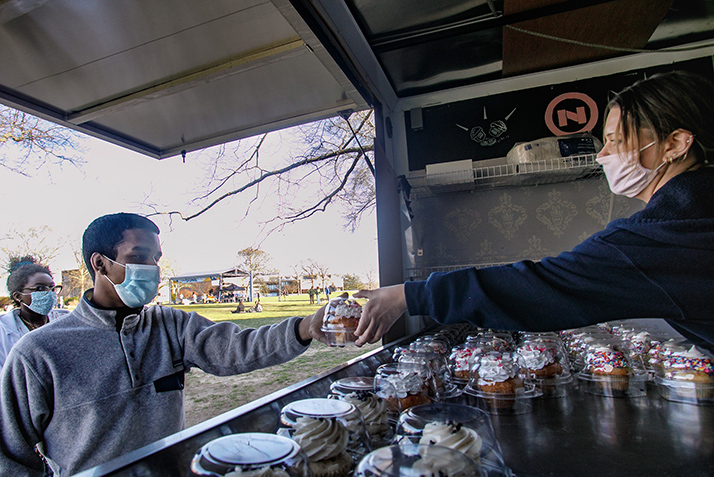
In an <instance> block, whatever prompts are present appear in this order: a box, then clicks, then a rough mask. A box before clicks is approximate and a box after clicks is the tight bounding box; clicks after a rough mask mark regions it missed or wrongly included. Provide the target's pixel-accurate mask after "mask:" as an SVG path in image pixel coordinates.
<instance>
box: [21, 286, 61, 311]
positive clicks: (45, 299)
mask: <svg viewBox="0 0 714 477" xmlns="http://www.w3.org/2000/svg"><path fill="white" fill-rule="evenodd" d="M30 298H32V302H30V304H29V305H25V304H24V303H23V305H25V306H26V307H27V308H29V309H30V311H34V312H35V313H37V314H38V315H42V316H47V314H48V313H49V312H50V311H51V310H52V308H54V307H55V305H56V304H57V293H55V292H54V291H52V290H47V291H36V292H32V293H30Z"/></svg>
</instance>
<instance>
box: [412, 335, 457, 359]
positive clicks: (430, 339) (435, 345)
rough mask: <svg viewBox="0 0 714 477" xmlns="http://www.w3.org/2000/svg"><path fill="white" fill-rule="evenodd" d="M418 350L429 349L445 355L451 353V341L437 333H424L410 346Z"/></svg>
mask: <svg viewBox="0 0 714 477" xmlns="http://www.w3.org/2000/svg"><path fill="white" fill-rule="evenodd" d="M409 347H410V348H411V349H413V350H416V351H427V352H432V353H438V354H441V355H444V356H447V355H448V354H449V343H448V341H447V340H446V339H444V338H441V337H439V336H437V335H424V336H421V337H419V338H417V339H416V340H415V341H414V342H413V343H412V344H411V345H410V346H409Z"/></svg>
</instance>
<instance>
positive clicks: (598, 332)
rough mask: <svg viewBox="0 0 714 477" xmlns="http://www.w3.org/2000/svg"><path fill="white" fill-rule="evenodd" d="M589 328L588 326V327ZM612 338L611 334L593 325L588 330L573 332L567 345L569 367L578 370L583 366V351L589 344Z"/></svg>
mask: <svg viewBox="0 0 714 477" xmlns="http://www.w3.org/2000/svg"><path fill="white" fill-rule="evenodd" d="M589 328H590V327H589ZM611 339H613V335H612V334H611V333H608V332H606V331H604V330H602V329H600V328H597V327H593V329H591V330H588V331H582V332H577V333H574V334H573V335H572V336H571V339H570V340H569V342H568V345H567V353H568V361H569V363H570V369H571V370H573V371H580V370H582V369H583V367H584V366H585V361H584V358H585V351H586V350H587V349H588V347H589V346H590V344H592V343H594V342H596V341H603V340H604V341H607V340H611Z"/></svg>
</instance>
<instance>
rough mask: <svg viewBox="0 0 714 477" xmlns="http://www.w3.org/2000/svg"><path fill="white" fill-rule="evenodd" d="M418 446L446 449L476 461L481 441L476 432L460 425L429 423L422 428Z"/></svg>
mask: <svg viewBox="0 0 714 477" xmlns="http://www.w3.org/2000/svg"><path fill="white" fill-rule="evenodd" d="M419 444H428V445H439V446H442V447H448V448H450V449H454V450H457V451H459V452H462V453H464V454H466V455H467V456H469V457H471V458H472V459H474V460H478V459H479V458H480V456H481V447H483V440H482V439H481V436H479V435H478V433H477V432H476V431H474V430H473V429H470V428H468V427H463V426H462V425H461V424H456V425H455V424H454V423H451V422H449V423H446V422H429V423H427V424H426V426H424V430H423V431H422V435H421V439H419Z"/></svg>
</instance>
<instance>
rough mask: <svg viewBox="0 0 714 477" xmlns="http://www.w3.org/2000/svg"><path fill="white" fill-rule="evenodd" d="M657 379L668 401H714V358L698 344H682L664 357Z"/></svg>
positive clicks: (704, 403)
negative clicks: (697, 345) (687, 345)
mask: <svg viewBox="0 0 714 477" xmlns="http://www.w3.org/2000/svg"><path fill="white" fill-rule="evenodd" d="M655 382H656V383H657V385H658V386H659V393H660V396H661V397H663V398H664V399H666V400H668V401H675V402H682V403H687V404H695V405H700V406H701V405H711V404H714V358H713V357H712V355H711V354H710V353H708V352H706V351H704V350H702V349H701V348H698V347H696V346H694V345H690V346H689V347H688V348H687V347H686V346H681V347H679V348H678V349H677V350H672V351H671V352H670V353H669V354H668V355H667V356H666V357H663V358H662V361H661V365H660V366H659V367H658V369H657V373H656V375H655Z"/></svg>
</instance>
